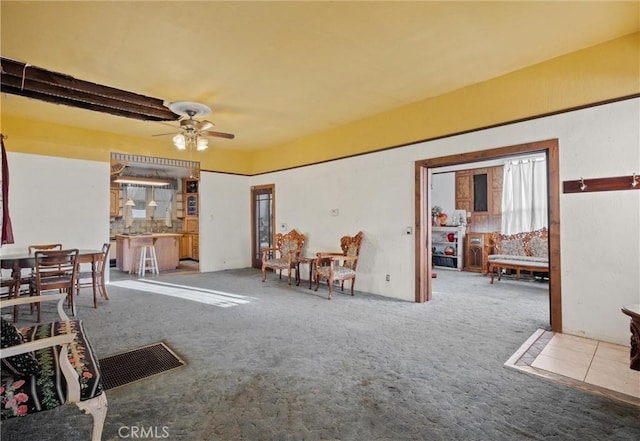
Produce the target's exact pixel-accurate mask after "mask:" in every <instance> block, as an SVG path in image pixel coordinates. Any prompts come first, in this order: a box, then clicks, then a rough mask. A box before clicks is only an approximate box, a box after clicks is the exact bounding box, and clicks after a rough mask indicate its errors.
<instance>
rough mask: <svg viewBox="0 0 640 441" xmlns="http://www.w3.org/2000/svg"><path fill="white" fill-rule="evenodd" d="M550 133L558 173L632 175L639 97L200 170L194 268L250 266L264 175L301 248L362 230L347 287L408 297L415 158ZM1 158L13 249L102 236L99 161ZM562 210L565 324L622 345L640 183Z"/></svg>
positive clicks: (639, 253) (638, 157)
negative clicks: (260, 165)
mask: <svg viewBox="0 0 640 441" xmlns="http://www.w3.org/2000/svg"><path fill="white" fill-rule="evenodd" d="M550 138H558V139H559V145H560V179H561V180H570V179H579V178H580V177H581V176H584V177H585V178H595V177H608V176H620V175H630V174H632V173H634V172H636V173H640V99H634V100H626V101H623V102H618V103H612V104H607V105H603V106H599V107H595V108H589V109H584V110H580V111H576V112H571V113H567V114H562V115H556V116H551V117H547V118H541V119H537V120H532V121H526V122H522V123H518V124H512V125H507V126H501V127H497V128H493V129H489V130H484V131H479V132H474V133H467V134H464V135H460V136H455V137H450V138H444V139H439V140H436V141H431V142H424V143H419V144H416V145H413V146H408V147H403V148H398V149H394V150H386V151H383V152H380V153H374V154H368V155H363V156H359V157H355V158H349V159H344V160H339V161H332V162H328V163H324V164H318V165H313V166H307V167H301V168H298V169H294V170H290V171H283V172H277V173H269V174H265V175H260V176H255V177H250V178H248V177H240V176H234V175H223V174H215V173H202V183H201V187H200V188H201V207H200V208H201V213H202V216H201V219H200V255H201V259H200V265H201V270H202V271H214V270H220V269H226V268H240V267H248V266H250V246H251V243H250V186H251V185H260V184H269V183H274V184H275V186H276V216H277V218H276V222H277V223H278V224H279V223H282V222H285V223H287V227H288V228H289V229H291V228H297V229H298V230H299V231H301V232H302V233H304V234H306V235H307V237H308V242H307V246H306V250H307V253H308V254H312V253H315V252H316V251H321V250H338V248H339V240H340V237H341V236H343V235H346V234H349V235H353V234H355V233H356V232H358V231H359V230H362V231H363V232H364V234H365V239H364V242H363V246H362V250H361V260H360V263H359V265H358V283H357V287H356V288H357V289H358V290H363V291H368V292H372V293H376V294H381V295H385V296H389V297H394V298H398V299H404V300H407V301H413V298H414V286H413V285H414V261H415V255H414V236H407V235H405V234H404V230H405V228H406V227H408V226H412V225H413V221H414V191H415V189H414V161H416V160H419V159H427V158H433V157H439V156H447V155H452V154H456V153H463V152H470V151H477V150H485V149H490V148H494V147H502V146H509V145H515V144H522V143H526V142H532V141H539V140H544V139H550ZM8 159H9V168H10V173H11V194H10V208H11V214H12V220H13V225H14V231H15V233H16V241H17V244H16V245H15V246H17V247H24V246H26V244H28V243H35V242H52V241H55V242H57V241H61V242H63V243H65V244H69V245H73V246H78V247H81V248H93V247H97V246H99V245H101V244H102V243H103V242H104V241H106V240H107V238H108V234H109V177H108V176H109V174H108V167H109V164H104V163H96V162H91V161H79V160H69V159H60V158H52V157H41V156H35V155H25V154H16V153H9V158H8ZM560 207H561V213H560V216H561V265H562V272H561V277H562V313H563V323H564V332H566V333H570V334H575V335H583V336H587V337H591V338H596V339H601V340H605V341H610V342H614V343H619V344H625V345H628V342H629V331H628V329H629V321H628V317H627V316H625V315H623V314H622V313H621V312H620V308H621V307H622V306H624V305H627V304H632V303H639V302H640V191H638V190H635V191H616V192H602V193H585V194H566V195H565V194H562V195H561V198H560ZM335 208H337V209H338V211H339V214H338V216H331V214H330V211H331V210H332V209H335ZM11 247H13V246H11ZM7 248H10V247H9V246H8V247H7ZM3 249H4V247H3ZM302 274H303V275H304V274H305V271H304V270H303V272H302ZM386 274H389V275H390V276H391V280H390V281H389V282H387V281H385V275H386ZM487 283H488V281H487Z"/></svg>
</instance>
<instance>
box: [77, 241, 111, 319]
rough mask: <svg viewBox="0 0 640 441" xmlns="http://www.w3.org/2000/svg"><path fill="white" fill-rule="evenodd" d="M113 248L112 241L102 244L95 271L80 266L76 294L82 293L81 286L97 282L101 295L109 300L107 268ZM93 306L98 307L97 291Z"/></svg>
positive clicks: (88, 285) (94, 295) (90, 285)
mask: <svg viewBox="0 0 640 441" xmlns="http://www.w3.org/2000/svg"><path fill="white" fill-rule="evenodd" d="M110 249H111V244H110V243H108V242H107V243H104V244H103V245H102V257H101V258H100V260H98V261H97V262H96V263H95V267H94V269H95V270H94V271H92V270H91V268H89V269H88V270H87V271H85V270H84V269H83V268H81V267H80V266H79V267H78V274H77V275H76V296H79V295H80V288H85V287H92V288H93V284H94V283H95V285H96V288H97V290H98V291H100V296H102V297H103V298H104V299H106V300H109V297H107V293H106V292H105V289H104V287H105V278H104V276H105V269H106V268H107V266H108V265H109V250H110ZM93 307H94V308H97V307H98V299H97V296H96V292H95V291H93Z"/></svg>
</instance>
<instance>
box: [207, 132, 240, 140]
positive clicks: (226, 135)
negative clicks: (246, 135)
mask: <svg viewBox="0 0 640 441" xmlns="http://www.w3.org/2000/svg"><path fill="white" fill-rule="evenodd" d="M202 133H203V134H204V135H207V136H215V137H217V138H226V139H233V138H235V137H236V135H233V134H231V133H222V132H212V131H205V132H202Z"/></svg>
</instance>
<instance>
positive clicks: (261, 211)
mask: <svg viewBox="0 0 640 441" xmlns="http://www.w3.org/2000/svg"><path fill="white" fill-rule="evenodd" d="M275 200H276V187H275V185H274V184H268V185H256V186H254V187H251V265H252V266H253V267H254V268H261V267H262V249H263V248H271V247H272V246H273V237H274V235H275V218H276V216H275Z"/></svg>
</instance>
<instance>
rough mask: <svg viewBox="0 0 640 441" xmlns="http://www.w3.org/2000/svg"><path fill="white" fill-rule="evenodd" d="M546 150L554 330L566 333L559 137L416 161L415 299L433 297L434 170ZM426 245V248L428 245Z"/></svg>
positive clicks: (551, 317) (550, 297) (551, 310)
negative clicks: (563, 305) (432, 183)
mask: <svg viewBox="0 0 640 441" xmlns="http://www.w3.org/2000/svg"><path fill="white" fill-rule="evenodd" d="M536 152H543V153H545V155H546V159H547V161H546V162H547V198H548V221H549V314H550V324H551V330H552V331H553V332H562V284H561V271H560V158H559V143H558V139H548V140H544V141H537V142H531V143H526V144H518V145H512V146H507V147H497V148H492V149H488V150H481V151H474V152H468V153H461V154H456V155H450V156H441V157H438V158H430V159H423V160H418V161H416V162H415V228H416V235H415V301H416V302H417V303H423V302H426V301H429V300H431V299H432V295H433V287H432V285H433V283H432V280H431V273H432V271H433V267H432V251H431V246H432V238H431V214H430V211H429V210H430V209H429V207H430V205H431V204H430V203H429V199H430V196H431V190H430V189H431V178H432V169H434V168H438V167H445V166H452V165H458V164H467V163H473V162H481V161H487V160H492V159H502V158H507V157H509V156H514V155H519V154H526V153H536ZM424 244H426V247H425V246H424Z"/></svg>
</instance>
